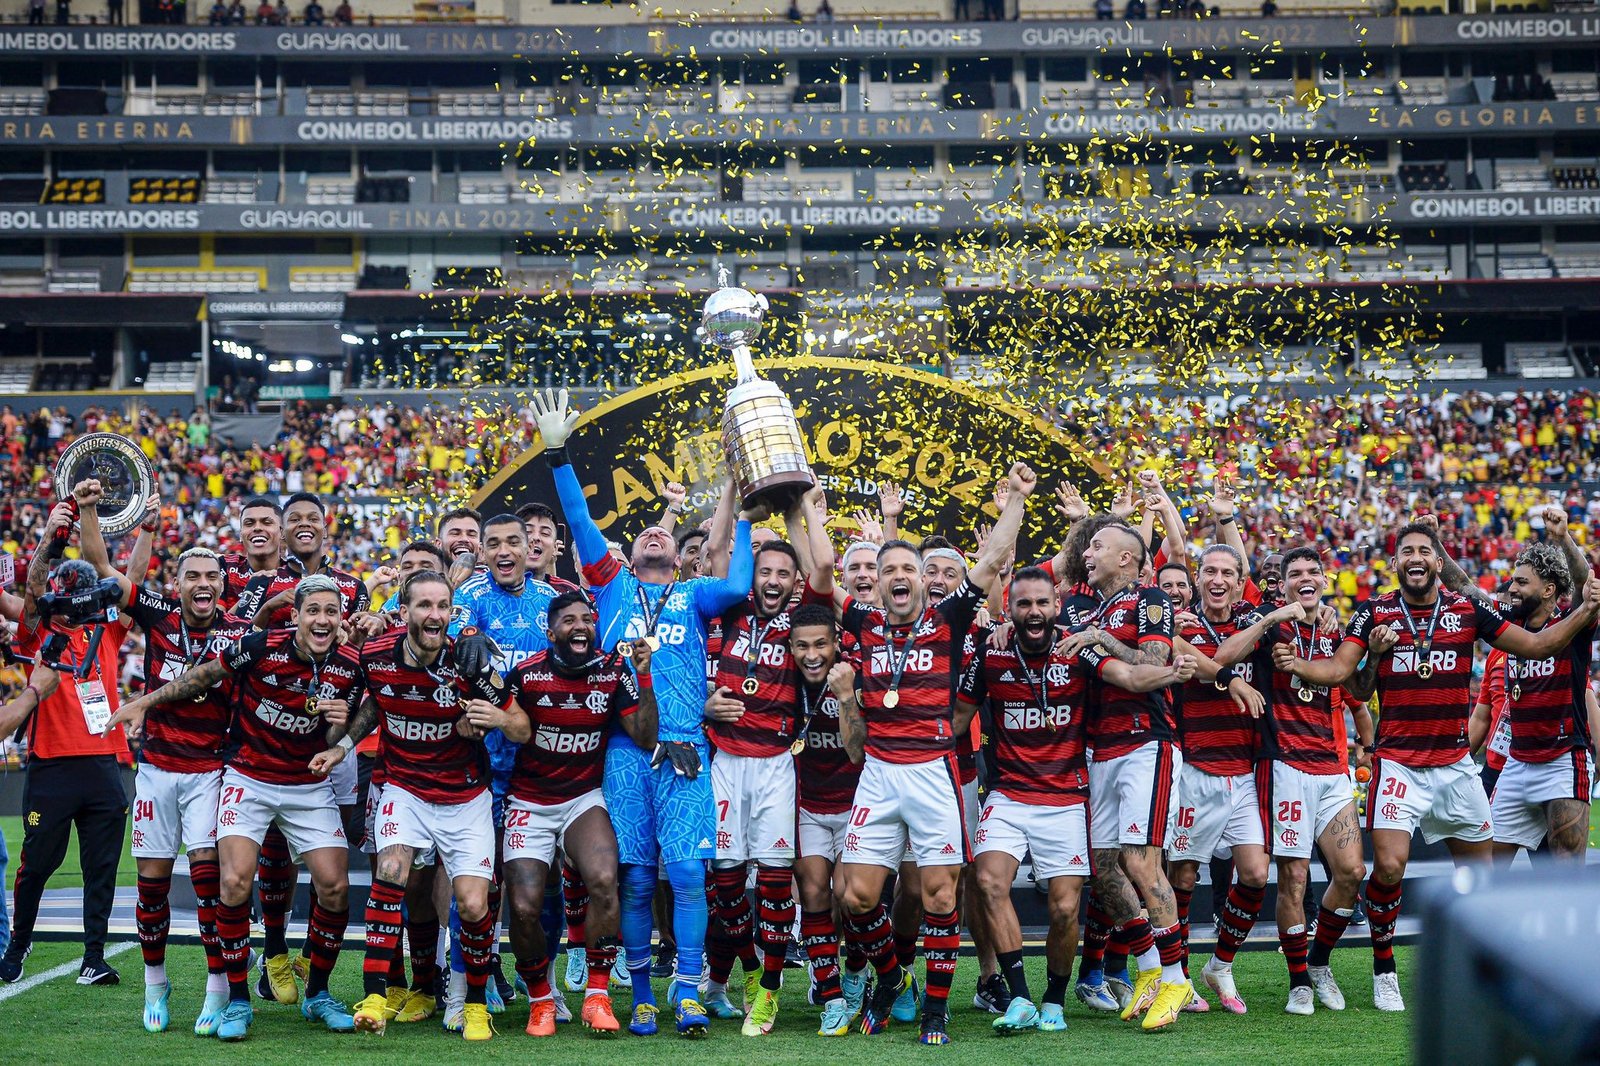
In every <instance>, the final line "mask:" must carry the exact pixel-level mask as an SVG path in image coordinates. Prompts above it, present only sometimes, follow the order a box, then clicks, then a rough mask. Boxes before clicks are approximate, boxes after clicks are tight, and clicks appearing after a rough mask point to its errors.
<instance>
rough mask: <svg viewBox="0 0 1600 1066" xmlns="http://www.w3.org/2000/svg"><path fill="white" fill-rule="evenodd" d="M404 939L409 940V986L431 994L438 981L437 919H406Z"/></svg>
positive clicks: (414, 989) (417, 990)
mask: <svg viewBox="0 0 1600 1066" xmlns="http://www.w3.org/2000/svg"><path fill="white" fill-rule="evenodd" d="M406 939H407V940H409V941H410V942H411V988H412V990H413V991H416V992H423V993H426V994H427V995H430V996H431V995H433V993H434V989H435V988H436V987H437V986H438V983H439V919H438V918H437V917H433V918H429V919H428V920H427V921H413V920H411V919H409V918H408V919H406Z"/></svg>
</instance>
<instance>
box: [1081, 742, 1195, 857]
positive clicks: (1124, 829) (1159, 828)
mask: <svg viewBox="0 0 1600 1066" xmlns="http://www.w3.org/2000/svg"><path fill="white" fill-rule="evenodd" d="M1182 768H1183V753H1182V752H1181V751H1179V750H1178V746H1177V745H1176V744H1174V743H1173V742H1172V741H1170V740H1152V741H1150V742H1149V743H1147V744H1143V745H1141V746H1140V747H1138V748H1135V749H1134V750H1133V751H1130V752H1129V753H1128V754H1126V755H1123V756H1121V757H1119V758H1115V759H1107V760H1106V761H1105V762H1091V763H1090V764H1089V839H1090V840H1091V841H1092V842H1093V846H1094V847H1095V848H1097V849H1104V848H1115V847H1119V846H1121V845H1123V844H1147V845H1149V846H1151V847H1156V848H1164V847H1166V845H1167V841H1169V840H1171V839H1172V829H1173V821H1174V819H1175V818H1176V817H1177V813H1178V773H1179V771H1180V770H1181V769H1182Z"/></svg>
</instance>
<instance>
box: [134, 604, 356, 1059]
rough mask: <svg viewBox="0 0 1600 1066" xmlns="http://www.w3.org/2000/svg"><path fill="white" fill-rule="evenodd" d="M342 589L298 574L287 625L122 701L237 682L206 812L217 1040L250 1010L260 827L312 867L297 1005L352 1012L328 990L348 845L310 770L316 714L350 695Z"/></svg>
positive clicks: (327, 1012) (162, 699) (239, 1036)
mask: <svg viewBox="0 0 1600 1066" xmlns="http://www.w3.org/2000/svg"><path fill="white" fill-rule="evenodd" d="M342 600H343V596H342V594H341V591H340V588H339V586H338V585H337V584H335V583H334V581H333V579H332V578H330V577H327V576H325V575H322V574H316V575H313V576H311V577H307V578H305V579H304V580H303V581H301V582H300V584H299V587H298V588H297V589H296V590H295V604H294V609H293V614H292V621H293V626H292V628H288V629H275V630H271V631H269V632H259V631H257V632H253V633H250V634H249V635H247V636H245V637H243V638H242V639H240V640H238V641H235V642H234V643H233V644H231V645H230V646H229V647H228V648H227V649H226V650H225V651H224V652H223V653H222V655H221V656H219V657H218V658H215V659H210V660H208V661H206V662H205V663H204V664H202V665H200V666H196V667H193V668H192V669H189V670H186V671H185V672H184V673H183V674H182V675H181V676H179V677H178V678H177V679H175V680H173V681H170V682H168V683H167V684H165V685H163V686H161V687H160V688H158V689H156V690H155V691H153V692H150V693H147V694H146V695H144V696H141V697H140V698H139V699H137V700H134V701H132V702H130V703H128V704H125V705H124V706H123V710H122V716H121V717H122V719H123V720H127V721H138V720H140V719H141V718H142V716H143V715H145V714H146V713H147V712H149V711H150V710H151V709H153V708H156V707H160V706H162V705H164V704H168V703H176V702H180V701H184V700H192V699H194V697H196V696H201V695H204V694H205V693H206V692H207V691H209V690H210V689H212V688H214V687H215V686H217V685H219V684H222V683H224V682H226V681H227V680H228V679H229V678H233V679H235V680H236V682H237V683H236V685H235V689H234V692H235V695H234V699H235V701H236V702H235V704H234V706H235V710H236V712H237V713H236V715H235V718H234V730H233V735H234V739H235V740H236V741H237V742H238V745H239V748H238V751H237V752H236V753H235V754H234V756H233V757H232V759H231V760H230V762H229V764H228V768H227V769H226V770H225V771H224V772H223V776H222V793H221V795H222V799H221V803H220V808H219V810H218V813H217V851H218V852H219V856H220V859H221V866H222V880H221V892H220V900H221V902H220V904H219V905H218V907H217V936H218V938H219V939H220V941H221V945H222V960H223V964H224V966H225V967H226V969H227V974H228V997H229V998H228V1004H227V1006H226V1007H224V1008H223V1010H222V1014H221V1016H220V1017H219V1019H218V1022H217V1037H218V1038H219V1039H221V1040H243V1039H244V1038H245V1036H246V1035H247V1034H248V1032H249V1029H250V1025H251V1022H252V1021H253V1020H254V1012H253V1011H252V1009H251V1006H250V992H249V987H248V983H247V980H248V973H249V969H248V968H249V956H250V907H249V900H250V882H251V879H252V877H253V876H254V874H255V869H256V853H257V851H258V850H259V849H260V846H261V838H262V837H263V836H264V835H265V834H266V830H267V826H269V825H272V824H276V825H277V826H278V827H279V828H280V829H281V830H282V831H283V833H284V836H285V837H287V838H288V841H289V847H290V850H291V854H292V855H295V856H298V857H299V858H301V859H303V860H304V861H305V863H306V866H307V868H308V869H309V870H310V871H311V880H312V884H313V886H314V888H315V891H316V898H315V901H314V903H313V905H312V908H311V920H310V923H309V925H308V926H307V930H306V944H307V947H308V948H309V951H310V958H311V966H310V971H309V973H308V976H307V981H306V999H305V1002H304V1004H302V1005H301V1013H302V1014H303V1015H304V1016H305V1017H306V1019H307V1020H311V1021H320V1022H322V1023H323V1024H324V1025H325V1026H326V1027H327V1028H328V1029H330V1030H332V1031H334V1032H347V1031H349V1030H351V1029H353V1028H355V1021H354V1020H353V1019H352V1018H351V1017H350V1015H349V1014H348V1013H346V1012H345V1009H344V1007H343V1005H342V1004H340V1003H339V1002H338V1001H336V1000H335V999H334V998H333V996H332V995H330V994H329V992H328V976H329V974H331V973H332V971H333V967H334V964H335V963H336V962H337V961H338V958H339V945H340V942H341V941H342V940H343V939H344V931H345V927H346V925H347V924H348V923H349V918H350V914H349V911H348V909H347V900H348V894H349V849H348V841H347V839H346V837H345V832H344V827H343V826H342V825H341V824H340V822H339V816H338V814H337V813H336V812H337V805H336V804H335V803H334V798H333V789H332V787H331V785H330V784H329V781H328V778H327V777H325V776H323V775H322V774H321V773H319V772H318V771H317V770H316V769H315V768H314V760H315V758H316V756H318V755H319V754H321V753H322V752H323V750H324V749H325V748H326V746H327V744H328V743H329V742H330V740H332V739H333V738H332V737H331V736H329V735H328V734H329V730H328V727H327V724H326V723H327V718H328V717H329V716H338V715H344V714H348V713H349V709H350V704H351V702H353V701H354V700H356V698H357V697H358V696H359V694H360V687H361V683H360V676H359V675H360V661H359V659H358V658H357V656H356V653H355V651H354V650H353V649H351V648H350V647H348V646H340V644H339V632H340V623H341V617H340V614H341V603H342Z"/></svg>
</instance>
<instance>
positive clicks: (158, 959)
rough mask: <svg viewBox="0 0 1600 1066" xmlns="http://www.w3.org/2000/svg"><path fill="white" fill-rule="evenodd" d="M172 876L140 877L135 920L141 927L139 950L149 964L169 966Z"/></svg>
mask: <svg viewBox="0 0 1600 1066" xmlns="http://www.w3.org/2000/svg"><path fill="white" fill-rule="evenodd" d="M171 896H172V878H171V877H170V876H168V877H141V878H139V899H138V902H136V903H135V904H134V905H133V921H134V925H135V926H136V927H137V929H138V930H139V951H140V952H141V953H142V954H143V955H144V964H145V965H146V966H149V967H154V966H162V967H164V966H166V964H167V933H168V931H169V930H170V929H171V928H172V904H171V899H170V897H171Z"/></svg>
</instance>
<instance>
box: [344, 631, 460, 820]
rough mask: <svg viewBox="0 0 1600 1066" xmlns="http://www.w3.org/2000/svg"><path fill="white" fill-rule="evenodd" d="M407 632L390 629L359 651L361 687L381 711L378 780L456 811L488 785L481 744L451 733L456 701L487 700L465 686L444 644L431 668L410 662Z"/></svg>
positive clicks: (456, 717) (457, 706) (457, 710)
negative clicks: (380, 769) (381, 779)
mask: <svg viewBox="0 0 1600 1066" xmlns="http://www.w3.org/2000/svg"><path fill="white" fill-rule="evenodd" d="M405 640H406V631H405V630H404V629H391V630H389V631H388V632H387V633H384V634H383V635H381V636H378V637H374V638H373V639H371V640H369V641H367V642H366V644H365V645H363V646H362V648H361V681H362V688H363V689H364V690H365V692H366V698H367V699H369V700H371V701H372V702H373V703H374V704H375V705H376V706H377V708H378V729H377V733H378V736H379V737H380V739H379V741H378V751H379V753H380V758H381V761H382V764H383V780H384V782H385V783H386V784H392V785H398V786H399V787H401V788H403V789H405V790H406V791H407V792H409V793H411V794H412V795H413V796H415V797H417V798H418V799H420V800H422V801H423V802H425V803H438V804H443V805H447V806H453V805H455V804H459V803H466V802H468V801H469V800H473V799H476V798H477V796H478V794H479V793H481V792H482V791H483V790H484V789H485V788H486V787H487V786H488V781H489V762H488V755H487V753H485V751H484V748H483V742H482V741H480V740H472V739H468V738H467V737H463V736H462V735H461V734H460V733H458V732H456V722H457V720H459V719H460V718H461V715H462V713H463V712H462V709H461V703H462V701H464V700H467V699H471V698H474V697H478V698H489V697H490V694H489V693H486V692H477V691H474V690H473V688H472V686H470V685H469V684H468V683H467V682H465V681H464V680H462V678H461V677H460V675H458V674H457V673H456V669H455V666H454V665H452V662H451V655H452V651H451V645H450V643H449V642H446V645H445V649H444V651H443V652H442V653H441V654H440V656H439V659H438V661H437V662H435V663H434V664H433V665H432V666H430V667H426V668H424V667H421V666H417V665H416V664H415V663H412V662H407V659H408V658H409V656H407V654H406V651H405Z"/></svg>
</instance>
